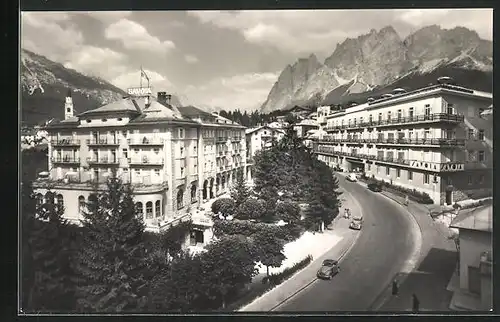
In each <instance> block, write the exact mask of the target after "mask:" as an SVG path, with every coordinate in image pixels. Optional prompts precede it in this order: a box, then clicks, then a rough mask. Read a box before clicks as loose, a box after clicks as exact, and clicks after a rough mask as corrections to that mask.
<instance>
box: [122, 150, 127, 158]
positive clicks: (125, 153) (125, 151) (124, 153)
mask: <svg viewBox="0 0 500 322" xmlns="http://www.w3.org/2000/svg"><path fill="white" fill-rule="evenodd" d="M122 153H123V157H124V158H125V159H128V149H123V151H122Z"/></svg>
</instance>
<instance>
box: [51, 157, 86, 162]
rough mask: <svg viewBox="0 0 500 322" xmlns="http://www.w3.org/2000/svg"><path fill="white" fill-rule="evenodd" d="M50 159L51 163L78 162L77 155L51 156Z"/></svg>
mask: <svg viewBox="0 0 500 322" xmlns="http://www.w3.org/2000/svg"><path fill="white" fill-rule="evenodd" d="M50 161H51V162H52V163H64V164H80V158H77V157H52V158H50Z"/></svg>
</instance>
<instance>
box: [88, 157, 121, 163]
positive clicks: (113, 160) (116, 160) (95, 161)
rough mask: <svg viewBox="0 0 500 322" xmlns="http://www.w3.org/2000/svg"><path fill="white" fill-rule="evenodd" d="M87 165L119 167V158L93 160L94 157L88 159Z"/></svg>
mask: <svg viewBox="0 0 500 322" xmlns="http://www.w3.org/2000/svg"><path fill="white" fill-rule="evenodd" d="M87 163H88V164H97V165H99V164H102V165H118V164H119V163H120V162H119V159H118V158H93V157H88V158H87Z"/></svg>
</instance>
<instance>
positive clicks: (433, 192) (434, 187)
mask: <svg viewBox="0 0 500 322" xmlns="http://www.w3.org/2000/svg"><path fill="white" fill-rule="evenodd" d="M437 183H438V179H437V176H436V175H434V179H433V180H432V199H434V195H435V194H436V184H437Z"/></svg>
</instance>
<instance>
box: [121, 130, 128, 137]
mask: <svg viewBox="0 0 500 322" xmlns="http://www.w3.org/2000/svg"><path fill="white" fill-rule="evenodd" d="M122 133H123V137H125V138H126V137H127V136H128V131H127V130H123V131H122Z"/></svg>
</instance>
